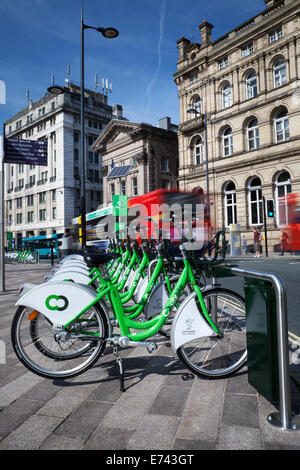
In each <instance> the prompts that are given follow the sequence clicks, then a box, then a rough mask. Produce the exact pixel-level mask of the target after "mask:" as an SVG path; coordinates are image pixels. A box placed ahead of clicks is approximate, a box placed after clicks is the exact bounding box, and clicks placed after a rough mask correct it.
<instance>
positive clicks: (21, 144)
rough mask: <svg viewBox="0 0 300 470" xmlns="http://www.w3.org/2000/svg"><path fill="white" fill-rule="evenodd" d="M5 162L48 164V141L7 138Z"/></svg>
mask: <svg viewBox="0 0 300 470" xmlns="http://www.w3.org/2000/svg"><path fill="white" fill-rule="evenodd" d="M4 162H5V163H23V164H25V165H40V166H47V141H44V140H25V139H5V142H4Z"/></svg>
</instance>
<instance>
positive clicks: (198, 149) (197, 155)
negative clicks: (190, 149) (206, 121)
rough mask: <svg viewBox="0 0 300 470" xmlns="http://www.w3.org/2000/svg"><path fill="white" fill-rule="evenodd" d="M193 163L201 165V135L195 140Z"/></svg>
mask: <svg viewBox="0 0 300 470" xmlns="http://www.w3.org/2000/svg"><path fill="white" fill-rule="evenodd" d="M193 163H194V164H195V165H201V164H202V163H203V142H202V139H201V137H199V139H197V140H196V142H195V146H194V162H193Z"/></svg>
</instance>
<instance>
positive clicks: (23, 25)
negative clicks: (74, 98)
mask: <svg viewBox="0 0 300 470" xmlns="http://www.w3.org/2000/svg"><path fill="white" fill-rule="evenodd" d="M80 9H81V0H1V2H0V43H1V52H0V80H2V81H4V82H5V84H6V104H0V125H1V128H2V123H3V121H4V120H6V119H8V118H10V117H12V116H13V115H14V114H16V113H17V112H18V111H20V110H21V109H23V108H24V107H26V106H27V98H26V90H27V89H28V90H29V93H30V98H31V99H32V100H33V101H36V100H37V99H39V98H40V97H42V96H43V95H44V94H45V92H46V90H47V87H48V86H49V85H50V84H51V75H52V74H54V76H55V82H56V83H57V84H60V85H63V84H64V80H65V78H66V76H67V65H68V64H70V71H71V74H70V78H71V81H73V82H74V83H77V84H79V82H80ZM264 9H265V3H264V1H263V0H251V2H245V1H244V0H210V1H204V0H189V1H188V2H187V1H183V0H106V1H105V0H84V10H85V13H84V15H85V18H84V20H85V23H86V24H89V25H91V26H101V27H107V26H113V27H115V28H117V29H118V30H119V32H120V34H119V36H118V38H116V39H113V40H110V39H105V38H104V37H103V36H102V35H101V34H99V33H97V32H96V31H93V30H86V31H85V85H86V87H88V88H91V89H94V77H95V74H98V77H99V82H101V78H102V77H103V78H105V79H106V78H107V79H108V80H109V82H112V93H110V94H109V104H111V105H114V104H117V103H118V104H121V105H122V106H123V112H124V116H125V117H127V118H128V119H129V120H131V121H135V122H148V123H151V124H153V125H157V124H158V120H159V119H160V118H161V117H164V116H170V117H171V120H172V122H173V123H175V124H178V123H179V104H178V99H177V87H176V85H175V83H174V80H173V74H174V73H175V72H176V63H177V60H178V51H177V45H176V41H177V40H178V39H179V38H180V37H182V36H185V37H186V38H188V39H190V40H193V41H195V42H200V31H199V29H198V26H199V25H200V24H201V22H202V20H203V19H206V20H207V21H209V22H210V23H212V24H213V25H214V29H213V33H212V34H213V40H215V39H217V38H219V37H220V36H222V35H223V34H225V33H226V32H228V31H230V30H231V29H233V28H235V27H236V26H238V25H240V24H241V23H243V22H244V21H246V20H247V19H249V18H251V17H252V16H255V15H256V14H258V13H259V12H260V11H262V10H264Z"/></svg>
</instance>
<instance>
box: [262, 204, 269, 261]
mask: <svg viewBox="0 0 300 470" xmlns="http://www.w3.org/2000/svg"><path fill="white" fill-rule="evenodd" d="M263 214H264V229H265V247H266V257H267V258H268V257H269V253H268V234H267V216H266V201H265V198H264V196H263Z"/></svg>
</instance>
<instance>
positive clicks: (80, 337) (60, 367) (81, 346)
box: [11, 306, 108, 379]
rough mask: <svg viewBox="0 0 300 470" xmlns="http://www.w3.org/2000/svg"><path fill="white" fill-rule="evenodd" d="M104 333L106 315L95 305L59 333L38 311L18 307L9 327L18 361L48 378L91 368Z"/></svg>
mask: <svg viewBox="0 0 300 470" xmlns="http://www.w3.org/2000/svg"><path fill="white" fill-rule="evenodd" d="M107 335H108V325H107V320H106V316H105V314H104V313H103V312H102V311H101V310H100V308H97V307H96V306H93V307H91V308H90V309H89V310H87V311H86V312H85V313H84V315H83V316H82V317H81V318H80V321H78V320H77V321H76V322H74V324H70V326H69V327H68V329H66V330H62V331H61V332H59V333H58V332H57V331H56V330H55V328H53V325H52V324H51V323H50V322H49V320H48V319H46V317H44V316H43V315H42V313H41V312H37V311H34V312H32V310H31V309H29V308H27V307H24V306H21V307H19V308H18V310H17V311H16V313H15V316H14V319H13V322H12V328H11V339H12V345H13V348H14V351H15V353H16V355H17V357H18V358H19V360H20V361H21V362H22V363H23V364H24V365H25V366H26V367H27V368H28V369H29V370H30V371H31V372H34V373H35V374H37V375H40V376H42V377H46V378H51V379H55V378H56V379H65V378H70V377H75V376H76V375H79V374H82V373H83V372H85V371H86V370H87V369H89V368H90V367H92V365H93V364H94V363H95V362H96V361H97V360H98V358H99V357H100V356H101V354H102V352H103V350H104V347H105V343H104V341H103V340H104V339H105V338H107ZM96 338H98V339H96ZM101 338H102V339H103V340H101Z"/></svg>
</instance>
